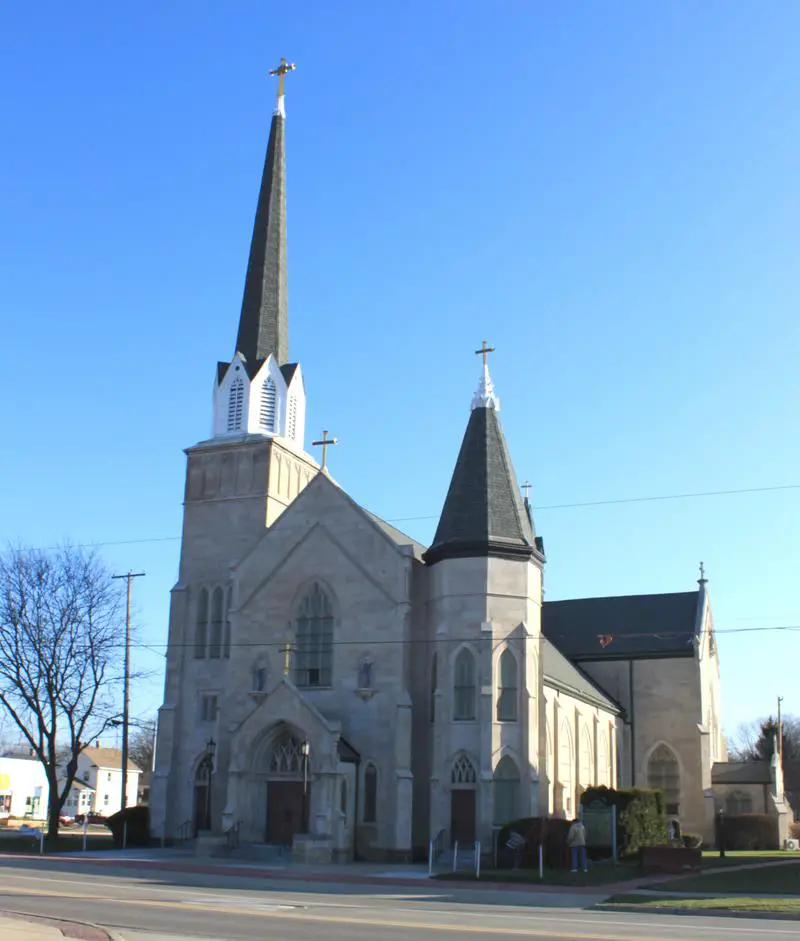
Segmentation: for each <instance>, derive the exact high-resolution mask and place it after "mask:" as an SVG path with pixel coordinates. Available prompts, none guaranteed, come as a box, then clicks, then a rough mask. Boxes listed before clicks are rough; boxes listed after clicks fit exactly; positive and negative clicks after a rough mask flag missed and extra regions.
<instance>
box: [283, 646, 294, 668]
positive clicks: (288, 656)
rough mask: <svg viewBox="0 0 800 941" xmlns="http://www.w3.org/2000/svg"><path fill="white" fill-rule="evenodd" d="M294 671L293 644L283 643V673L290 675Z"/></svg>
mask: <svg viewBox="0 0 800 941" xmlns="http://www.w3.org/2000/svg"><path fill="white" fill-rule="evenodd" d="M291 672H292V645H291V644H284V645H283V675H284V676H288V675H289V674H290V673H291Z"/></svg>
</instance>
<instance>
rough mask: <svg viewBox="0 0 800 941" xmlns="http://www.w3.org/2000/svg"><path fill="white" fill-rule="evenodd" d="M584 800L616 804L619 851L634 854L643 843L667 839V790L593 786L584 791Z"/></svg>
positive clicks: (610, 804)
mask: <svg viewBox="0 0 800 941" xmlns="http://www.w3.org/2000/svg"><path fill="white" fill-rule="evenodd" d="M581 804H582V805H583V806H584V807H590V806H592V805H593V804H602V805H604V806H606V807H616V808H617V851H618V853H619V855H620V856H635V855H637V854H638V852H639V850H640V849H641V847H643V846H659V845H661V844H665V843H666V842H667V814H666V803H665V801H664V794H663V793H662V792H661V791H654V790H649V789H646V788H625V789H621V790H614V789H613V788H609V787H590V788H587V789H586V790H585V791H584V792H583V794H582V795H581Z"/></svg>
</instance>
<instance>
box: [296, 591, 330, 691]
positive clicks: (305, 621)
mask: <svg viewBox="0 0 800 941" xmlns="http://www.w3.org/2000/svg"><path fill="white" fill-rule="evenodd" d="M332 668H333V607H332V605H331V600H330V598H329V597H328V595H327V594H326V593H325V592H324V591H323V589H322V588H321V587H320V586H319V585H317V584H315V585H314V587H313V588H312V589H311V591H309V593H308V594H307V595H306V596H305V598H304V599H303V601H302V603H301V604H300V609H299V612H298V615H297V656H296V657H295V669H294V681H295V685H296V686H300V687H314V686H330V685H331V679H332Z"/></svg>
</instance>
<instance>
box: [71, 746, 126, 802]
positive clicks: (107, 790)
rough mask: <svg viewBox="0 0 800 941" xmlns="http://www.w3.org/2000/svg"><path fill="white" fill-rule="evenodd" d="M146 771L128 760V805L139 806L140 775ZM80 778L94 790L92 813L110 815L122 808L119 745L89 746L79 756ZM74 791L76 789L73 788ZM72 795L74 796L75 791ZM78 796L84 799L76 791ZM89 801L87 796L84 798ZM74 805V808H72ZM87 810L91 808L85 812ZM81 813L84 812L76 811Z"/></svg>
mask: <svg viewBox="0 0 800 941" xmlns="http://www.w3.org/2000/svg"><path fill="white" fill-rule="evenodd" d="M141 773H142V770H141V768H139V767H138V766H137V765H135V764H133V762H131V761H128V774H127V780H126V783H125V795H126V804H127V806H128V807H133V806H135V805H136V803H137V801H138V797H139V776H140V775H141ZM75 777H76V780H77V781H80V782H81V784H84V785H88V786H89V787H90V788H91V789H92V794H93V801H92V806H91V807H90V808H89V809H88V812H89V813H95V814H101V815H102V816H104V817H110V816H111V815H112V814H115V813H116V812H117V811H118V810H119V809H120V807H121V801H120V797H121V791H122V752H121V751H120V750H119V749H118V748H86V749H84V751H82V752H81V754H80V757H79V758H78V770H77V774H76V775H75ZM73 790H74V789H73ZM70 796H73V795H72V793H71V794H70ZM76 799H78V800H80V798H79V797H78V796H77V794H76ZM84 800H86V799H84ZM71 810H72V808H70V811H71ZM83 812H84V813H85V812H87V811H83ZM76 813H81V811H76Z"/></svg>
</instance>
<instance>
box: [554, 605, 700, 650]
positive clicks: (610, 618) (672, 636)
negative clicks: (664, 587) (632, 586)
mask: <svg viewBox="0 0 800 941" xmlns="http://www.w3.org/2000/svg"><path fill="white" fill-rule="evenodd" d="M697 603H698V592H697V591H685V592H679V593H673V594H664V595H623V596H621V597H615V598H575V599H572V600H570V601H546V602H545V603H544V604H543V605H542V631H543V633H544V634H545V636H546V637H547V638H549V639H550V640H551V641H552V642H553V643H554V644H555V645H556V646H557V647H558V649H559V650H560V651H561V652H562V653H563V654H564V655H565V656H566V657H568V658H569V659H570V660H628V659H631V658H636V657H658V656H664V657H681V656H683V657H691V656H693V655H694V638H695V625H696V618H697ZM601 637H604V638H605V640H606V641H608V642H607V643H606V646H602V645H601V643H600V638H601Z"/></svg>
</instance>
